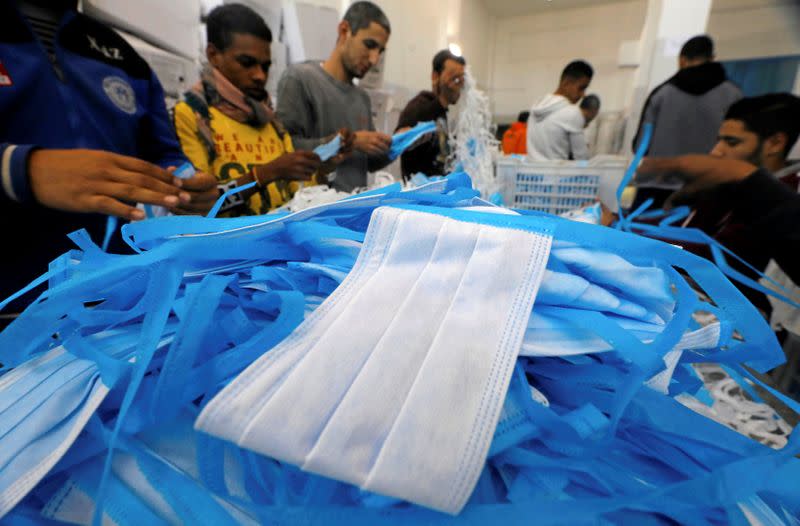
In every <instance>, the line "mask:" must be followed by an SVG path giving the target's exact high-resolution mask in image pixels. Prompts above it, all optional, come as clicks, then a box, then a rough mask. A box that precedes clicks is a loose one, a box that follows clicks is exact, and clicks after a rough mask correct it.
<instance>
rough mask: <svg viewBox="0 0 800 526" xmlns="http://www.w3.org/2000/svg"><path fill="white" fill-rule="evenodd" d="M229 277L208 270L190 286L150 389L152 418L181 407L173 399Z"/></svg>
mask: <svg viewBox="0 0 800 526" xmlns="http://www.w3.org/2000/svg"><path fill="white" fill-rule="evenodd" d="M232 281H233V276H217V275H214V274H209V275H207V276H205V277H204V278H203V280H202V281H201V282H200V284H199V285H198V286H197V287H196V288H194V289H193V290H192V293H191V295H190V297H189V299H188V307H187V310H186V312H185V314H184V315H183V317H182V319H181V322H180V325H179V326H178V330H177V332H176V333H175V338H174V340H173V341H172V345H170V348H169V351H168V353H167V357H166V360H164V364H163V365H162V367H161V373H160V374H159V376H158V383H157V384H156V389H155V392H154V393H153V398H152V400H153V405H152V407H153V414H152V416H153V421H154V422H159V421H169V420H172V419H174V418H175V417H176V416H177V414H178V412H179V411H180V405H178V404H176V403H175V401H176V400H181V399H182V398H183V396H182V395H183V391H184V390H185V387H186V386H185V382H186V380H187V376H188V373H189V371H191V369H192V367H193V366H194V363H195V360H196V359H197V355H198V354H199V353H200V351H201V349H202V348H203V341H204V337H205V335H206V329H207V328H208V327H210V326H212V325H213V324H212V322H213V316H214V312H215V311H216V310H217V307H218V306H219V303H220V301H221V300H222V294H223V292H224V291H225V289H226V288H227V286H228V285H229V284H230V283H231V282H232Z"/></svg>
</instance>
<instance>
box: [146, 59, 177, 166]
mask: <svg viewBox="0 0 800 526" xmlns="http://www.w3.org/2000/svg"><path fill="white" fill-rule="evenodd" d="M148 102H149V107H148V112H147V115H146V116H145V117H144V118H143V120H142V126H141V127H140V129H139V136H138V148H139V152H138V156H139V157H140V158H141V159H144V160H145V161H149V162H151V163H153V164H157V165H158V166H161V167H162V168H167V167H169V166H175V167H178V166H180V165H181V164H183V163H185V162H188V159H187V158H186V156H185V155H184V154H183V152H182V151H181V146H180V143H179V142H178V136H177V134H176V133H175V128H174V127H173V125H172V119H171V118H170V116H169V113H168V112H167V106H166V104H165V103H164V90H163V89H162V88H161V83H160V82H159V81H158V78H157V77H156V75H155V73H152V72H151V73H150V91H149V93H148Z"/></svg>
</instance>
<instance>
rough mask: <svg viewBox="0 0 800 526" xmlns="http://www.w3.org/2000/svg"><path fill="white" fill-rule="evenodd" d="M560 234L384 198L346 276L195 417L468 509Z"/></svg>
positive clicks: (233, 435) (316, 466) (347, 474)
mask: <svg viewBox="0 0 800 526" xmlns="http://www.w3.org/2000/svg"><path fill="white" fill-rule="evenodd" d="M550 243H551V237H549V236H547V235H543V234H539V233H532V232H526V231H520V230H512V229H503V228H496V227H490V226H485V225H477V224H474V223H468V222H462V221H456V220H454V219H450V218H445V217H442V216H438V215H433V214H427V213H422V212H417V211H408V210H398V209H391V208H382V209H378V210H377V211H376V212H375V213H374V215H373V219H372V222H371V224H370V227H369V230H368V232H367V236H366V239H365V243H364V248H363V250H362V252H361V254H360V255H359V259H358V261H357V262H356V265H355V266H354V268H353V271H352V272H351V273H350V274H349V275H348V278H347V279H346V280H345V282H343V283H342V285H341V286H340V287H339V288H338V289H337V290H336V291H335V292H334V293H333V294H332V295H331V297H330V298H329V299H328V300H327V301H326V302H325V303H324V304H323V305H322V306H321V307H320V308H319V309H317V311H316V312H315V314H314V315H312V316H311V317H310V318H309V319H308V320H307V321H306V322H304V324H303V325H301V326H300V327H299V328H298V329H297V331H296V332H295V333H294V334H292V335H291V336H290V337H289V338H287V340H285V341H284V342H283V343H281V344H280V345H278V346H277V347H276V348H275V349H273V350H272V351H270V352H269V353H266V354H265V355H264V356H263V357H262V358H260V359H259V360H258V361H257V362H255V363H254V364H253V365H252V366H251V367H250V368H248V369H247V370H246V371H245V372H244V373H242V375H240V377H239V378H237V379H236V380H235V381H234V382H233V383H231V384H230V385H229V386H228V387H227V388H226V389H225V390H223V391H222V392H221V393H220V394H219V395H218V396H217V397H216V398H215V399H214V400H212V401H211V403H210V404H209V405H208V406H207V407H206V408H205V410H204V411H203V412H202V413H201V415H200V417H199V418H198V420H197V423H196V427H197V428H198V429H200V430H203V431H206V432H208V433H211V434H214V435H217V436H220V437H223V438H227V439H229V440H232V441H235V442H237V443H239V444H240V445H242V446H244V447H247V448H249V449H253V450H255V451H258V452H260V453H263V454H267V455H270V456H274V457H276V458H278V459H281V460H287V461H290V462H293V463H295V464H298V465H301V466H303V467H304V469H307V470H310V471H315V472H318V473H322V474H325V475H328V476H334V477H336V478H338V479H340V480H345V481H347V482H351V483H353V484H358V485H361V486H362V487H364V488H366V489H371V490H373V491H378V492H381V493H384V494H387V495H391V496H394V497H398V498H402V499H405V500H409V501H411V502H415V503H418V504H422V505H425V506H429V507H431V508H434V509H439V510H442V511H446V512H449V513H457V512H458V511H459V510H460V509H461V508H462V507H463V505H464V503H465V502H466V500H467V498H468V497H469V495H470V493H471V491H472V489H473V488H474V485H475V483H476V482H477V478H478V475H479V474H480V470H481V468H482V466H483V463H484V461H485V458H486V454H487V452H488V448H489V443H490V441H491V438H492V434H493V432H494V428H495V426H496V424H497V419H498V417H499V414H500V410H501V408H502V405H503V400H504V397H505V393H506V390H507V388H508V382H509V380H510V375H511V371H512V369H513V364H514V361H515V358H516V356H517V353H518V351H519V348H520V345H521V340H522V337H523V334H524V331H525V327H526V325H527V320H528V317H529V315H530V312H531V308H532V305H533V300H534V297H535V295H536V291H537V290H538V286H539V283H540V281H541V277H542V275H543V271H544V267H545V265H546V262H547V258H548V255H549V249H550ZM498 269H500V270H501V271H499V272H498Z"/></svg>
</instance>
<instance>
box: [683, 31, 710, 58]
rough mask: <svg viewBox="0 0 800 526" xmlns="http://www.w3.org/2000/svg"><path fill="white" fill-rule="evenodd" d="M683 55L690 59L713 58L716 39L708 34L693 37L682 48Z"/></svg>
mask: <svg viewBox="0 0 800 526" xmlns="http://www.w3.org/2000/svg"><path fill="white" fill-rule="evenodd" d="M681 56H682V57H686V58H688V59H689V60H695V59H698V58H699V59H705V60H711V59H712V58H714V41H713V40H711V37H710V36H708V35H697V36H696V37H692V38H690V39H689V40H687V41H686V43H685V44H684V45H683V47H682V48H681Z"/></svg>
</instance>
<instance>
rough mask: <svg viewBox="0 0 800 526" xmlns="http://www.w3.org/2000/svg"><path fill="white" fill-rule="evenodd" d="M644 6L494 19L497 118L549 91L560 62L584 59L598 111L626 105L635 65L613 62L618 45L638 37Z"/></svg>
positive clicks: (633, 3) (506, 118)
mask: <svg viewBox="0 0 800 526" xmlns="http://www.w3.org/2000/svg"><path fill="white" fill-rule="evenodd" d="M645 12H646V4H645V2H644V1H643V0H629V1H621V2H617V3H610V4H601V5H596V6H590V7H581V8H576V9H559V10H554V11H551V12H547V13H536V14H531V15H526V16H516V17H507V18H505V17H504V18H499V19H498V20H497V22H496V24H495V26H496V27H495V39H494V41H495V43H494V50H493V53H492V57H491V62H492V65H491V90H490V93H491V96H492V99H493V103H494V109H493V111H494V115H495V118H496V120H497V121H498V122H511V121H513V120H514V119H515V118H516V116H517V114H518V113H519V112H520V111H522V110H524V109H529V108H530V107H531V105H532V104H533V103H534V101H536V100H538V99H539V98H541V97H542V96H544V95H545V94H547V93H552V92H553V91H554V90H555V88H556V87H557V84H558V77H559V75H560V74H561V70H562V69H563V68H564V66H565V65H566V64H567V63H568V62H570V61H571V60H573V59H578V58H580V59H584V60H587V61H588V62H589V63H591V64H592V66H593V67H594V69H595V77H594V80H593V81H592V85H591V86H590V88H589V92H591V93H597V94H598V95H599V96H600V98H601V100H602V104H603V111H619V110H622V109H623V108H624V107H625V104H626V102H627V101H628V100H629V99H630V94H631V91H632V89H633V79H634V75H635V69H633V68H620V67H618V66H617V56H618V52H619V46H620V44H621V43H622V42H623V41H626V40H638V39H639V37H640V34H641V31H642V25H643V24H644V17H645Z"/></svg>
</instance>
